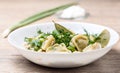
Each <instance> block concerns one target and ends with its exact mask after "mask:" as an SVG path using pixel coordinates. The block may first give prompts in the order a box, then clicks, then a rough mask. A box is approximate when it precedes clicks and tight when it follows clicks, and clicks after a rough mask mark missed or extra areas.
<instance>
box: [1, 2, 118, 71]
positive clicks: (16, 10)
mask: <svg viewBox="0 0 120 73" xmlns="http://www.w3.org/2000/svg"><path fill="white" fill-rule="evenodd" d="M72 1H73V0H0V34H1V33H2V31H3V30H5V29H6V28H7V27H9V26H10V25H12V24H14V23H16V22H18V21H20V20H21V19H23V18H26V17H28V16H30V15H32V14H34V13H37V12H40V11H43V10H46V9H49V8H52V7H54V6H59V5H61V4H65V3H68V2H72ZM74 1H75V0H74ZM79 4H80V5H81V6H82V7H83V8H85V9H86V10H87V12H89V14H90V15H89V17H88V18H86V19H84V20H62V19H58V18H56V16H55V15H53V16H50V17H47V18H45V19H42V20H39V21H37V22H35V23H33V24H36V23H42V22H50V21H51V20H53V19H54V20H55V21H77V22H81V21H82V22H90V23H97V24H99V25H105V26H108V27H111V28H113V29H114V30H116V31H117V32H118V33H119V34H120V0H79ZM119 56H120V41H119V42H118V43H117V44H116V45H115V46H114V47H113V48H112V50H111V51H110V52H109V53H107V54H106V55H105V56H104V57H102V58H101V59H99V60H97V61H95V62H94V63H91V64H89V65H87V66H83V67H78V68H71V69H54V68H48V67H43V66H39V65H36V64H34V63H32V62H30V61H28V60H27V59H25V58H24V57H22V56H21V55H20V53H19V52H18V51H17V50H16V49H15V48H13V47H12V46H11V45H10V44H9V43H8V41H7V39H2V38H0V73H120V57H119Z"/></svg>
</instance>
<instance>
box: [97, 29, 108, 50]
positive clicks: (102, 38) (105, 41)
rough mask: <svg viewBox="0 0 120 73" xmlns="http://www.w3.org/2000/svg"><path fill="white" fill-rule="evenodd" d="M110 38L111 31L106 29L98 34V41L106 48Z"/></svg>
mask: <svg viewBox="0 0 120 73" xmlns="http://www.w3.org/2000/svg"><path fill="white" fill-rule="evenodd" d="M109 40H110V32H109V31H108V30H106V29H105V30H103V31H102V32H101V34H100V35H99V36H98V38H97V40H96V42H99V43H100V44H101V46H102V48H104V47H105V46H106V45H107V44H108V42H109Z"/></svg>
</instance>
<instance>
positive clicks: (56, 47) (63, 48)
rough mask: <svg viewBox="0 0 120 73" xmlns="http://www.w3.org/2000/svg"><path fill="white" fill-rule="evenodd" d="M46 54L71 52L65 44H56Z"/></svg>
mask: <svg viewBox="0 0 120 73" xmlns="http://www.w3.org/2000/svg"><path fill="white" fill-rule="evenodd" d="M46 52H71V51H70V50H68V49H67V48H66V46H65V44H64V43H61V44H55V45H53V46H51V47H49V48H47V50H46Z"/></svg>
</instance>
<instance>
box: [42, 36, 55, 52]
mask: <svg viewBox="0 0 120 73" xmlns="http://www.w3.org/2000/svg"><path fill="white" fill-rule="evenodd" d="M54 43H55V38H54V37H53V36H52V35H50V36H48V37H47V38H46V40H45V41H44V42H43V43H42V46H41V48H42V50H44V51H45V50H46V49H47V48H48V47H50V46H52V45H53V44H54Z"/></svg>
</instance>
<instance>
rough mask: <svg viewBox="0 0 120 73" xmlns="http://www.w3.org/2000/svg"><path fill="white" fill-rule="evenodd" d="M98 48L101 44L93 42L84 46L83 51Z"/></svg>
mask: <svg viewBox="0 0 120 73" xmlns="http://www.w3.org/2000/svg"><path fill="white" fill-rule="evenodd" d="M100 48H101V44H100V43H94V44H90V45H89V46H87V47H86V48H84V49H83V52H86V51H92V50H96V49H100Z"/></svg>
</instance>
